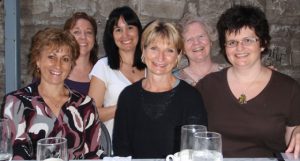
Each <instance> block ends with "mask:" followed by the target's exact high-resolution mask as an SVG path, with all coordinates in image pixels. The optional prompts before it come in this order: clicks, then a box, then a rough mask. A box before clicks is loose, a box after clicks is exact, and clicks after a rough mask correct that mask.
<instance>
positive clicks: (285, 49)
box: [0, 0, 300, 100]
mask: <svg viewBox="0 0 300 161" xmlns="http://www.w3.org/2000/svg"><path fill="white" fill-rule="evenodd" d="M233 4H253V5H256V6H259V7H260V8H262V9H263V10H264V11H265V13H266V15H267V18H268V20H269V23H270V31H271V36H272V41H271V50H270V53H269V55H268V56H267V57H265V58H264V61H265V62H266V63H271V64H273V65H275V66H276V67H277V68H278V69H279V70H280V71H281V72H283V73H286V74H288V75H290V76H292V77H294V78H295V79H297V80H298V81H299V82H300V3H299V0H20V8H21V11H20V13H21V53H20V54H21V59H22V61H21V80H22V82H21V83H22V84H21V86H22V87H23V86H25V85H26V84H28V83H29V82H30V81H31V76H30V75H29V74H28V71H27V56H28V51H29V46H30V39H31V37H32V36H33V35H34V33H35V32H37V31H38V30H40V29H42V28H45V27H49V26H52V27H62V25H63V24H64V21H65V20H66V19H67V18H68V17H69V16H70V15H71V14H72V13H73V12H76V11H85V12H87V13H88V14H90V15H92V16H93V17H94V18H95V19H96V20H97V22H98V30H99V34H98V35H97V39H98V42H99V45H100V53H99V55H103V47H102V41H101V40H102V33H103V29H104V26H105V20H106V17H107V16H108V15H109V13H110V11H111V10H112V9H113V8H115V7H117V6H121V5H128V6H130V7H132V8H133V9H134V10H135V11H136V12H137V14H138V16H139V17H140V19H141V22H142V24H143V25H145V24H146V23H148V22H149V21H151V20H154V19H163V20H167V21H174V22H177V21H178V20H179V19H180V18H181V17H182V16H183V14H184V13H187V12H191V13H197V14H199V15H204V16H207V17H209V18H210V19H211V20H212V21H213V22H215V23H216V22H217V20H218V17H219V15H220V14H221V13H222V12H223V11H224V10H226V9H227V8H229V7H230V6H231V5H233ZM3 7H4V0H0V99H1V100H2V97H3V94H4V83H5V81H4V80H5V79H4V78H5V73H4V9H3ZM214 47H215V48H214V50H213V53H212V55H213V59H214V60H216V61H218V62H224V59H223V57H222V56H221V55H220V54H219V53H218V43H217V42H214ZM224 63H225V62H224Z"/></svg>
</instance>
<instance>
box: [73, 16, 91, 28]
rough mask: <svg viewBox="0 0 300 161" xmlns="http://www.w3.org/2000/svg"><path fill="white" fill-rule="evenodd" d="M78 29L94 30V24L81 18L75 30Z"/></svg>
mask: <svg viewBox="0 0 300 161" xmlns="http://www.w3.org/2000/svg"><path fill="white" fill-rule="evenodd" d="M77 27H86V28H91V29H93V26H92V24H91V23H90V22H89V21H88V20H86V19H83V18H80V19H78V20H77V21H76V23H75V25H74V27H73V28H77Z"/></svg>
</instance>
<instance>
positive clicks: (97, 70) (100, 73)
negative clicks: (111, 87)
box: [89, 58, 110, 86]
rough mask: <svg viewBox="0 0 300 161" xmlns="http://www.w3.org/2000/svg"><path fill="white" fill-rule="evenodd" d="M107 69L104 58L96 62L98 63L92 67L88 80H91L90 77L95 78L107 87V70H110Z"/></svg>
mask: <svg viewBox="0 0 300 161" xmlns="http://www.w3.org/2000/svg"><path fill="white" fill-rule="evenodd" d="M108 68H109V67H108V65H107V61H105V58H102V59H100V60H98V62H97V63H96V64H95V65H94V67H93V69H92V71H91V72H90V74H89V78H90V79H92V76H95V77H96V78H98V79H100V80H102V81H103V82H104V84H105V86H107V82H108V78H109V75H108V70H110V68H109V69H108Z"/></svg>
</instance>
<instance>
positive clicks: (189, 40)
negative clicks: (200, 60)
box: [185, 38, 194, 43]
mask: <svg viewBox="0 0 300 161" xmlns="http://www.w3.org/2000/svg"><path fill="white" fill-rule="evenodd" d="M193 40H194V39H193V38H188V39H186V40H185V41H186V42H187V43H191V42H193Z"/></svg>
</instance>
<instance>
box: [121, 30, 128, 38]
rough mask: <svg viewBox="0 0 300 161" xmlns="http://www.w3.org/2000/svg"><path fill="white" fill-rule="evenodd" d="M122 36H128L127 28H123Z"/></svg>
mask: <svg viewBox="0 0 300 161" xmlns="http://www.w3.org/2000/svg"><path fill="white" fill-rule="evenodd" d="M122 36H123V37H127V36H128V29H127V28H125V29H124V30H123V32H122Z"/></svg>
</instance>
